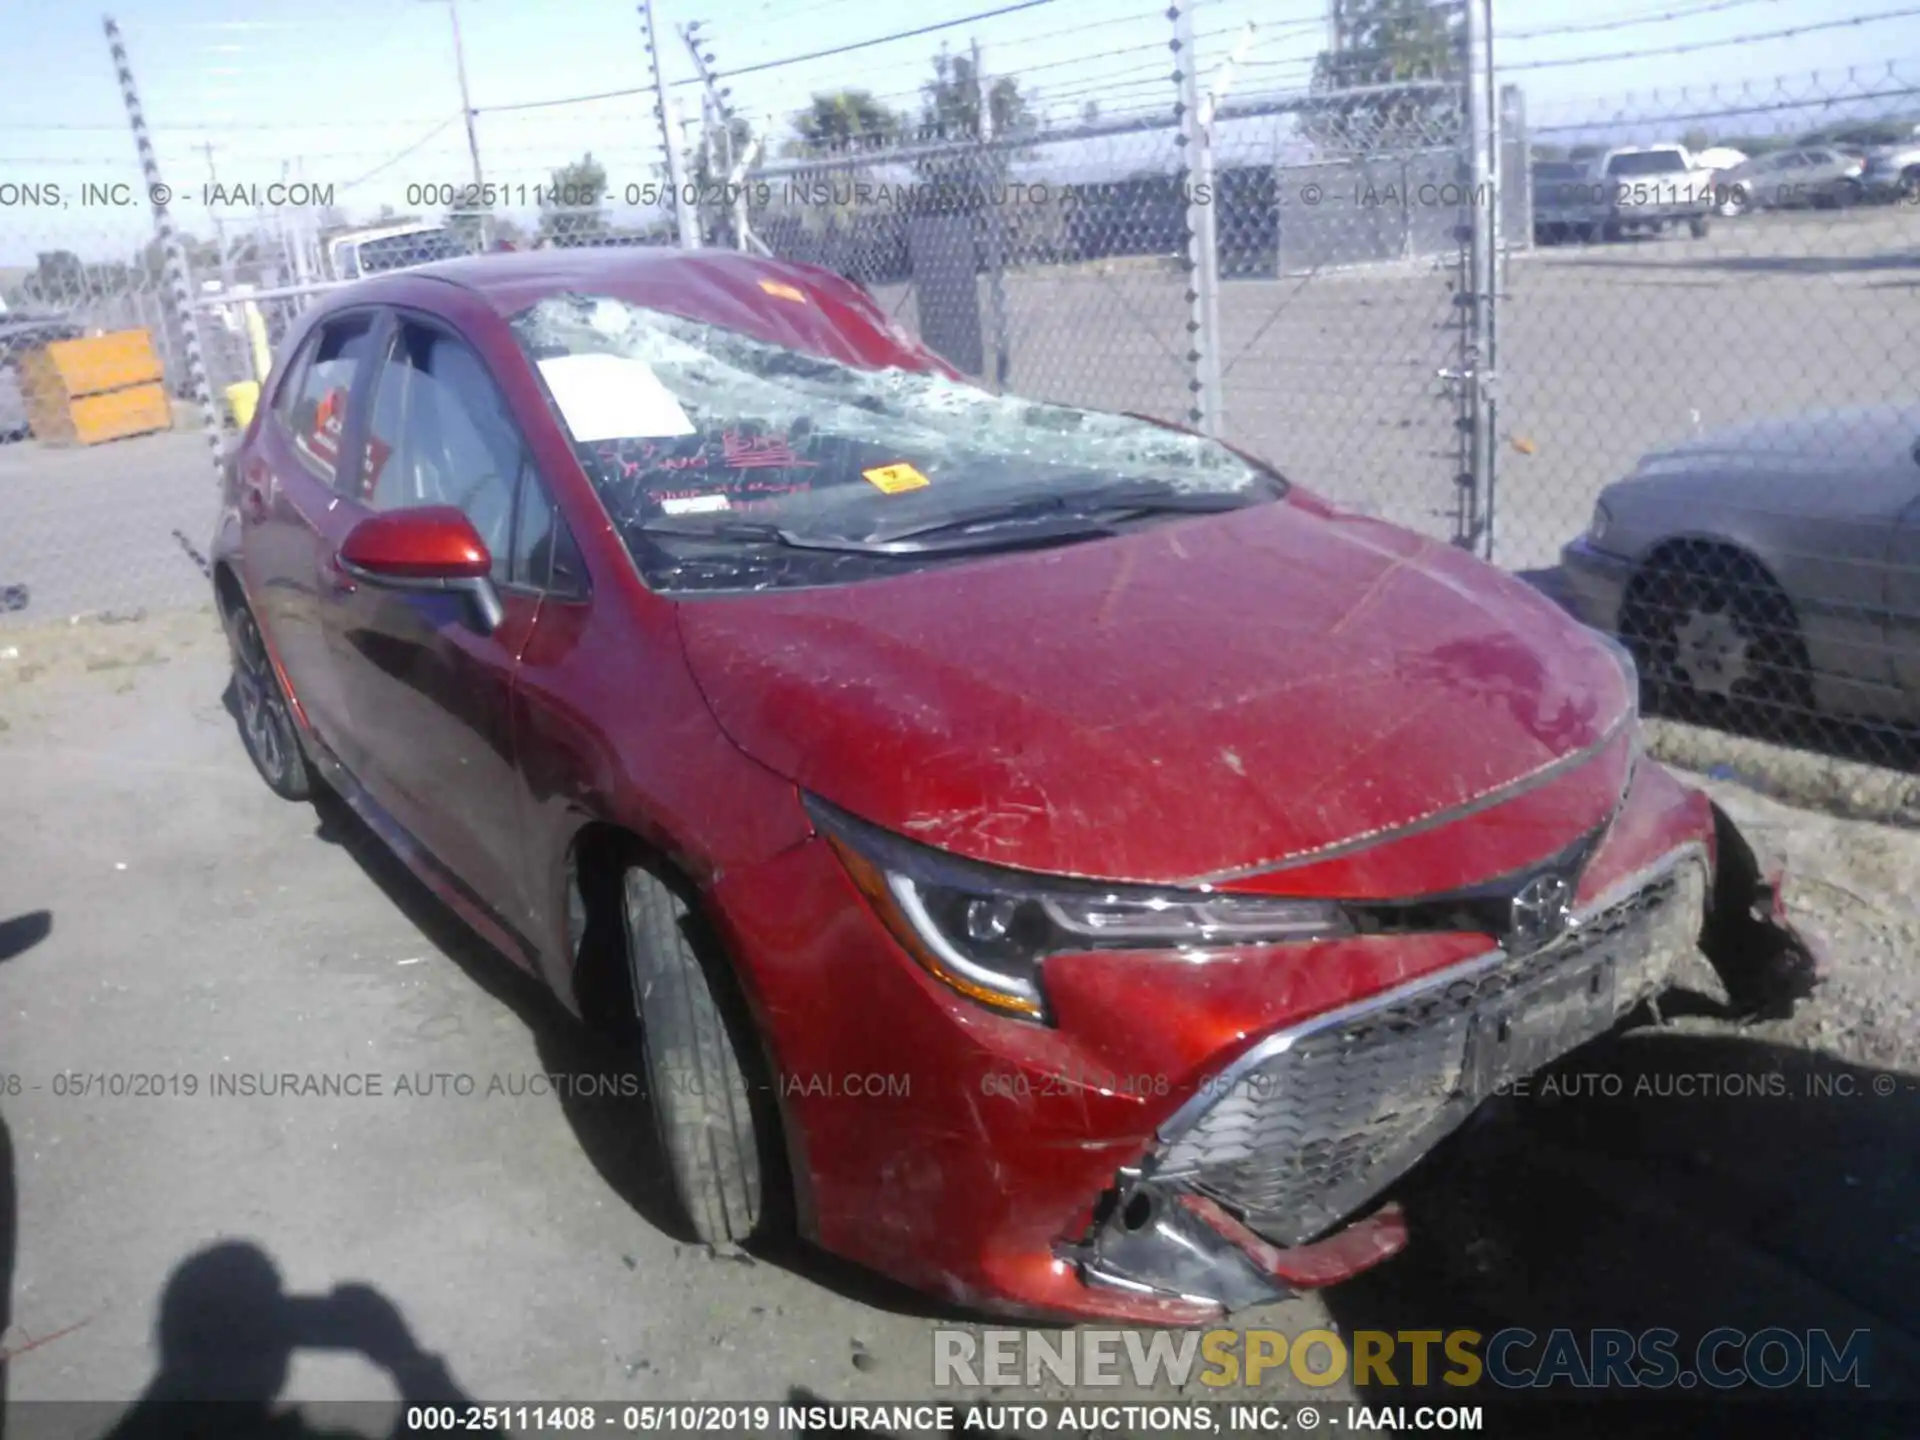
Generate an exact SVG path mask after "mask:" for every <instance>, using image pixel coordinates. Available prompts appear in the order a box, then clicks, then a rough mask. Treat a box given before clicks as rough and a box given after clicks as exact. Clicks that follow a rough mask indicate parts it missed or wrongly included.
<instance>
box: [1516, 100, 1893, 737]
mask: <svg viewBox="0 0 1920 1440" xmlns="http://www.w3.org/2000/svg"><path fill="white" fill-rule="evenodd" d="M1917 82H1920V67H1916V66H1911V65H1901V64H1894V65H1884V66H1877V67H1873V68H1872V69H1871V70H1870V71H1855V72H1853V73H1850V74H1848V75H1845V76H1839V77H1835V76H1808V77H1801V78H1796V79H1793V80H1785V81H1777V82H1771V83H1768V84H1765V85H1760V84H1755V85H1752V86H1745V87H1740V86H1736V87H1725V88H1720V89H1706V88H1702V89H1698V90H1693V91H1687V92H1676V93H1673V94H1671V95H1668V96H1659V97H1651V98H1648V99H1646V100H1643V101H1642V102H1640V103H1638V104H1635V105H1633V106H1631V107H1628V106H1622V105H1619V104H1611V105H1607V106H1604V107H1598V106H1567V105H1563V106H1559V107H1551V108H1549V107H1539V106H1537V107H1536V109H1535V120H1536V128H1535V132H1534V137H1533V138H1534V142H1535V146H1536V148H1535V151H1534V156H1533V158H1534V168H1535V170H1536V171H1538V172H1541V174H1540V175H1539V177H1538V182H1537V183H1536V184H1535V185H1534V189H1535V192H1536V194H1535V197H1534V204H1535V208H1536V214H1537V216H1538V218H1539V220H1540V223H1541V228H1542V231H1543V234H1542V237H1541V238H1542V239H1543V240H1544V241H1546V242H1548V243H1544V244H1542V245H1541V246H1540V247H1539V248H1537V249H1536V250H1535V251H1534V252H1533V253H1531V254H1529V255H1527V256H1525V257H1524V258H1523V260H1522V261H1520V262H1519V263H1515V264H1514V265H1512V266H1511V267H1510V269H1509V271H1508V274H1507V280H1506V284H1505V287H1504V290H1503V293H1502V295H1501V297H1500V302H1499V305H1500V312H1499V313H1500V323H1501V366H1500V369H1501V382H1502V383H1501V387H1500V415H1501V426H1502V431H1503V433H1502V434H1501V436H1500V437H1499V438H1500V441H1501V444H1500V447H1499V484H1498V490H1499V496H1500V502H1499V503H1500V516H1501V520H1500V528H1499V538H1498V543H1497V546H1496V549H1495V555H1496V558H1497V559H1498V560H1499V561H1500V563H1502V564H1504V565H1507V566H1509V567H1512V568H1516V569H1523V570H1528V569H1532V570H1538V571H1541V572H1544V578H1545V579H1546V580H1547V583H1549V584H1550V585H1552V586H1554V587H1555V588H1556V589H1557V590H1558V591H1559V592H1560V593H1561V594H1562V595H1563V596H1564V597H1565V598H1566V599H1567V600H1568V602H1569V603H1570V604H1571V605H1572V607H1573V608H1574V609H1575V611H1576V612H1577V613H1578V614H1579V615H1580V616H1581V618H1583V619H1585V620H1587V621H1588V622H1589V623H1592V624H1594V625H1596V626H1598V627H1600V628H1602V629H1606V630H1610V631H1613V632H1615V633H1617V634H1619V635H1620V636H1621V637H1622V638H1623V639H1625V640H1626V641H1627V643H1628V644H1629V646H1630V647H1631V648H1632V649H1633V651H1634V653H1635V655H1636V657H1637V658H1638V660H1639V664H1640V668H1641V671H1642V674H1643V676H1644V677H1645V680H1646V683H1647V691H1648V701H1649V704H1650V706H1651V708H1652V709H1653V710H1655V711H1656V713H1664V714H1668V715H1671V716H1674V717H1676V718H1683V719H1689V720H1696V721H1703V722H1707V723H1711V724H1713V725H1715V726H1717V727H1722V728H1727V729H1731V730H1734V731H1738V732H1742V733H1746V734H1751V735H1756V736H1759V737H1761V738H1765V739H1771V740H1778V741H1783V742H1785V743H1788V744H1792V745H1799V746H1812V747H1816V748H1820V749H1824V750H1828V751H1832V752H1835V753H1839V754H1842V755H1845V756H1848V757H1851V758H1861V759H1866V760H1869V761H1873V762H1876V763H1880V764H1893V765H1897V766H1900V767H1902V768H1912V767H1913V765H1914V761H1915V754H1916V752H1915V748H1914V745H1913V740H1912V736H1913V724H1914V722H1915V720H1916V719H1920V408H1916V405H1915V400H1916V389H1915V376H1916V375H1920V325H1916V321H1920V310H1916V293H1917V292H1916V290H1915V279H1916V275H1917V274H1920V207H1916V205H1915V203H1914V201H1915V199H1916V198H1917V197H1920V134H1916V131H1915V123H1916V122H1917V121H1920V83H1917ZM1563 547H1564V549H1563Z"/></svg>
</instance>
